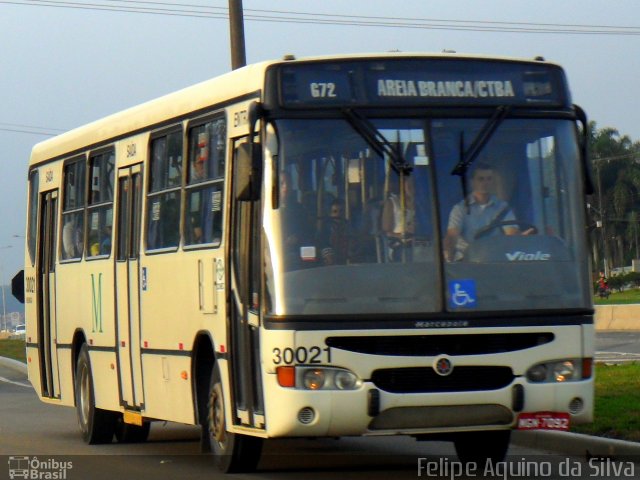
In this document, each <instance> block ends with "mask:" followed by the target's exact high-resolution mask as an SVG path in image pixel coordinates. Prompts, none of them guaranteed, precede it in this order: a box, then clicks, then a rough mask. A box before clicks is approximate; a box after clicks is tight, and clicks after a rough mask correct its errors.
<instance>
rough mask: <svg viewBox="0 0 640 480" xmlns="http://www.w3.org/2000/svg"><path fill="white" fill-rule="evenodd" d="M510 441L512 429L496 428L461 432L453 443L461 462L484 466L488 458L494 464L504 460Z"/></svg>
mask: <svg viewBox="0 0 640 480" xmlns="http://www.w3.org/2000/svg"><path fill="white" fill-rule="evenodd" d="M510 441H511V430H496V431H489V432H466V433H459V434H457V435H456V437H455V439H454V441H453V443H454V445H455V448H456V453H457V454H458V459H459V460H460V461H461V462H463V463H471V462H474V463H476V464H477V465H480V466H484V465H485V464H486V463H487V461H488V460H491V462H492V463H493V464H496V463H498V462H502V461H504V459H505V457H506V455H507V450H509V443H510Z"/></svg>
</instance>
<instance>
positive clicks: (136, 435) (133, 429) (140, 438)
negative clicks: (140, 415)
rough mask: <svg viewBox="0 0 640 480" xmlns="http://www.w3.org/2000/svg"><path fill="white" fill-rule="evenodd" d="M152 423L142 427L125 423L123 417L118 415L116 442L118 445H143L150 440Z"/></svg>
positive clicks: (144, 424)
mask: <svg viewBox="0 0 640 480" xmlns="http://www.w3.org/2000/svg"><path fill="white" fill-rule="evenodd" d="M149 430H151V422H145V423H143V424H142V426H139V425H132V424H130V423H124V420H123V419H122V415H118V418H117V420H116V426H115V434H116V440H117V441H118V443H143V442H146V441H147V438H149Z"/></svg>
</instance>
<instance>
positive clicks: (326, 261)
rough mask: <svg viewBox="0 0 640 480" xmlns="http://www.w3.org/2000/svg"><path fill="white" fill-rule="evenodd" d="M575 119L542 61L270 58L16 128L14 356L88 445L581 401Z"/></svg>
mask: <svg viewBox="0 0 640 480" xmlns="http://www.w3.org/2000/svg"><path fill="white" fill-rule="evenodd" d="M585 143H586V117H585V115H584V114H583V112H582V111H581V110H580V109H579V108H578V107H576V106H574V105H573V104H572V101H571V97H570V94H569V90H568V87H567V83H566V80H565V75H564V72H563V70H562V69H561V68H560V67H559V66H557V65H554V64H552V63H549V62H546V61H544V60H543V59H539V58H538V59H535V60H516V59H502V58H488V57H474V56H464V55H458V54H442V55H431V54H398V53H393V54H381V55H353V56H341V57H324V58H310V59H295V58H293V57H287V58H284V59H283V60H281V61H272V62H265V63H260V64H256V65H252V66H248V67H245V68H242V69H239V70H236V71H233V72H231V73H228V74H225V75H223V76H220V77H219V78H215V79H212V80H209V81H206V82H203V83H200V84H198V85H195V86H192V87H189V88H186V89H184V90H181V91H178V92H176V93H172V94H170V95H167V96H165V97H162V98H159V99H157V100H153V101H151V102H148V103H146V104H143V105H140V106H137V107H134V108H131V109H129V110H126V111H123V112H120V113H117V114H115V115H112V116H110V117H107V118H104V119H102V120H98V121H96V122H94V123H91V124H89V125H86V126H83V127H80V128H78V129H76V130H73V131H70V132H68V133H66V134H63V135H60V136H59V137H56V138H53V139H51V140H47V141H45V142H42V143H40V144H38V145H36V146H35V148H34V149H33V153H32V156H31V160H30V163H29V173H28V181H29V207H28V219H27V223H28V226H27V235H26V247H27V248H26V259H25V271H24V291H25V302H26V316H27V332H26V336H27V355H28V368H29V378H30V380H31V382H32V383H33V385H34V387H35V389H36V391H37V392H38V395H39V396H40V397H41V399H42V400H43V401H45V402H47V403H51V404H57V405H65V406H75V407H76V409H77V413H78V418H79V422H80V426H81V430H82V436H83V438H84V440H85V441H86V442H88V443H109V442H111V441H113V439H114V437H115V439H116V440H117V441H120V442H133V441H144V440H145V439H146V438H147V435H148V433H149V425H150V423H151V422H152V421H154V420H167V421H172V422H181V423H184V424H194V425H201V426H202V430H203V447H204V448H205V450H206V449H208V450H211V451H213V453H214V455H215V458H216V459H217V462H218V464H219V466H220V468H222V469H223V470H224V471H242V470H251V469H253V468H255V467H256V465H257V462H258V461H259V458H260V451H261V446H262V442H263V441H264V440H265V439H268V438H276V437H322V436H331V437H340V436H347V435H411V436H414V437H416V438H417V439H419V440H428V439H447V440H451V441H453V442H454V443H455V447H456V449H457V452H458V455H459V456H460V458H461V459H463V460H467V461H468V460H472V459H478V458H492V459H501V458H503V457H504V455H505V453H506V451H507V448H508V445H509V438H510V431H511V430H512V429H516V428H521V429H525V428H526V429H528V428H546V429H557V430H565V429H567V428H568V427H569V425H570V424H578V423H584V422H589V421H591V418H592V411H593V376H592V358H593V348H594V346H593V345H594V331H593V308H592V299H591V291H590V284H589V265H588V250H587V245H586V241H585V235H584V231H585V212H584V194H585V192H586V191H588V189H589V185H590V183H589V178H588V173H587V169H586V158H585V150H586V149H585V146H584V145H585Z"/></svg>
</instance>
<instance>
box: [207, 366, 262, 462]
mask: <svg viewBox="0 0 640 480" xmlns="http://www.w3.org/2000/svg"><path fill="white" fill-rule="evenodd" d="M204 422H205V424H204V425H203V429H204V430H205V432H203V434H206V435H207V440H208V443H209V447H210V451H211V453H212V454H213V456H214V461H215V464H216V467H217V468H218V469H219V470H220V471H222V472H224V473H248V472H253V471H254V470H255V469H256V467H257V465H258V462H259V461H260V455H261V453H262V439H261V438H257V437H250V436H248V435H241V434H238V433H231V432H229V431H228V430H227V428H226V421H225V410H224V393H223V389H222V382H221V381H220V372H219V371H218V368H217V367H214V369H213V372H212V374H211V382H210V384H209V395H208V402H207V416H206V419H205V420H204Z"/></svg>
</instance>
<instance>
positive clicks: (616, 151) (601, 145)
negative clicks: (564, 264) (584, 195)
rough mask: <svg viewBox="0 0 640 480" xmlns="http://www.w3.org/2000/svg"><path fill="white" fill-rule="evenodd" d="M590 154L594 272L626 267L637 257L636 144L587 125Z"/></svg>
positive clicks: (639, 156) (639, 161)
mask: <svg viewBox="0 0 640 480" xmlns="http://www.w3.org/2000/svg"><path fill="white" fill-rule="evenodd" d="M589 126H590V133H591V136H590V152H591V161H592V167H593V173H594V181H595V194H594V196H593V197H594V198H592V199H591V202H590V205H592V208H591V209H589V216H590V220H591V222H590V223H591V224H598V225H599V227H600V228H598V229H595V230H592V242H593V244H594V258H593V261H594V269H595V270H599V269H602V265H603V264H604V263H603V259H602V257H601V255H603V256H604V258H605V259H607V270H608V271H611V269H612V268H613V267H621V266H625V265H629V264H630V263H631V259H632V258H635V257H636V256H637V250H638V248H637V246H638V241H639V239H638V237H639V234H640V232H639V229H640V225H638V223H639V221H640V216H639V215H638V213H637V212H638V211H639V210H640V142H633V141H632V140H631V138H629V136H627V135H620V133H619V132H618V130H616V129H615V128H611V127H606V128H603V129H598V128H597V126H596V123H595V122H591V123H590V125H589Z"/></svg>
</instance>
